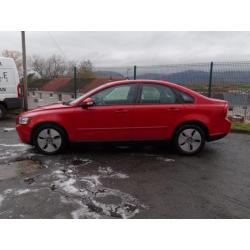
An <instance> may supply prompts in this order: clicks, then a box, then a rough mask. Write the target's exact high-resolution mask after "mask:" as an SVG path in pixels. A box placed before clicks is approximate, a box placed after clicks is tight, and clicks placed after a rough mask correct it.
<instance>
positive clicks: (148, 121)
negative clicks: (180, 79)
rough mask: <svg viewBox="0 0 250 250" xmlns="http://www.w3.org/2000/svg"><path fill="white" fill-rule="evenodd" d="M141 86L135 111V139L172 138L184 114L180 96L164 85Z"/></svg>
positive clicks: (146, 84) (144, 84) (150, 84)
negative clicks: (174, 129)
mask: <svg viewBox="0 0 250 250" xmlns="http://www.w3.org/2000/svg"><path fill="white" fill-rule="evenodd" d="M139 86H140V87H139V90H138V91H139V94H138V98H137V103H136V104H135V105H134V110H133V138H134V139H135V140H151V139H152V140H155V139H156V140H162V139H168V138H170V137H171V135H172V131H173V128H174V127H175V126H176V123H177V122H178V120H179V119H180V117H181V116H182V112H183V105H182V104H181V103H180V102H179V101H178V96H177V95H176V93H175V92H174V90H173V89H171V88H170V87H168V86H165V85H162V84H156V83H143V84H139Z"/></svg>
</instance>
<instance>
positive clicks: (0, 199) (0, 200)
mask: <svg viewBox="0 0 250 250" xmlns="http://www.w3.org/2000/svg"><path fill="white" fill-rule="evenodd" d="M4 198H5V197H4V196H3V195H1V194H0V206H1V205H2V202H3V200H4Z"/></svg>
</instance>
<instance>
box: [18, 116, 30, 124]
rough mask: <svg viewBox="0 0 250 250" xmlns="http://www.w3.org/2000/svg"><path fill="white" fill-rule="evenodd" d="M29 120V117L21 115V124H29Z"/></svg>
mask: <svg viewBox="0 0 250 250" xmlns="http://www.w3.org/2000/svg"><path fill="white" fill-rule="evenodd" d="M29 121H30V118H29V117H22V116H20V117H19V124H21V125H25V124H28V123H29Z"/></svg>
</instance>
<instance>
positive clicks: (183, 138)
mask: <svg viewBox="0 0 250 250" xmlns="http://www.w3.org/2000/svg"><path fill="white" fill-rule="evenodd" d="M205 140H206V137H205V133H204V131H203V130H202V128H200V126H198V125H195V124H186V125H183V126H181V127H180V128H179V129H177V131H176V133H175V135H174V146H175V148H176V149H177V151H178V152H179V153H182V154H185V155H194V154H197V153H199V152H200V151H201V150H202V149H203V147H204V145H205Z"/></svg>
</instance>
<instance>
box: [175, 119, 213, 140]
mask: <svg viewBox="0 0 250 250" xmlns="http://www.w3.org/2000/svg"><path fill="white" fill-rule="evenodd" d="M187 124H192V125H197V126H199V127H200V128H201V129H202V130H203V131H204V133H205V136H206V141H207V140H209V130H208V127H207V126H206V125H205V124H204V123H203V122H201V121H197V120H188V121H185V122H182V123H180V124H178V125H177V126H176V128H175V129H174V131H173V133H172V139H173V138H174V135H175V133H176V131H177V130H178V129H179V128H180V127H182V126H183V125H187Z"/></svg>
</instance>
